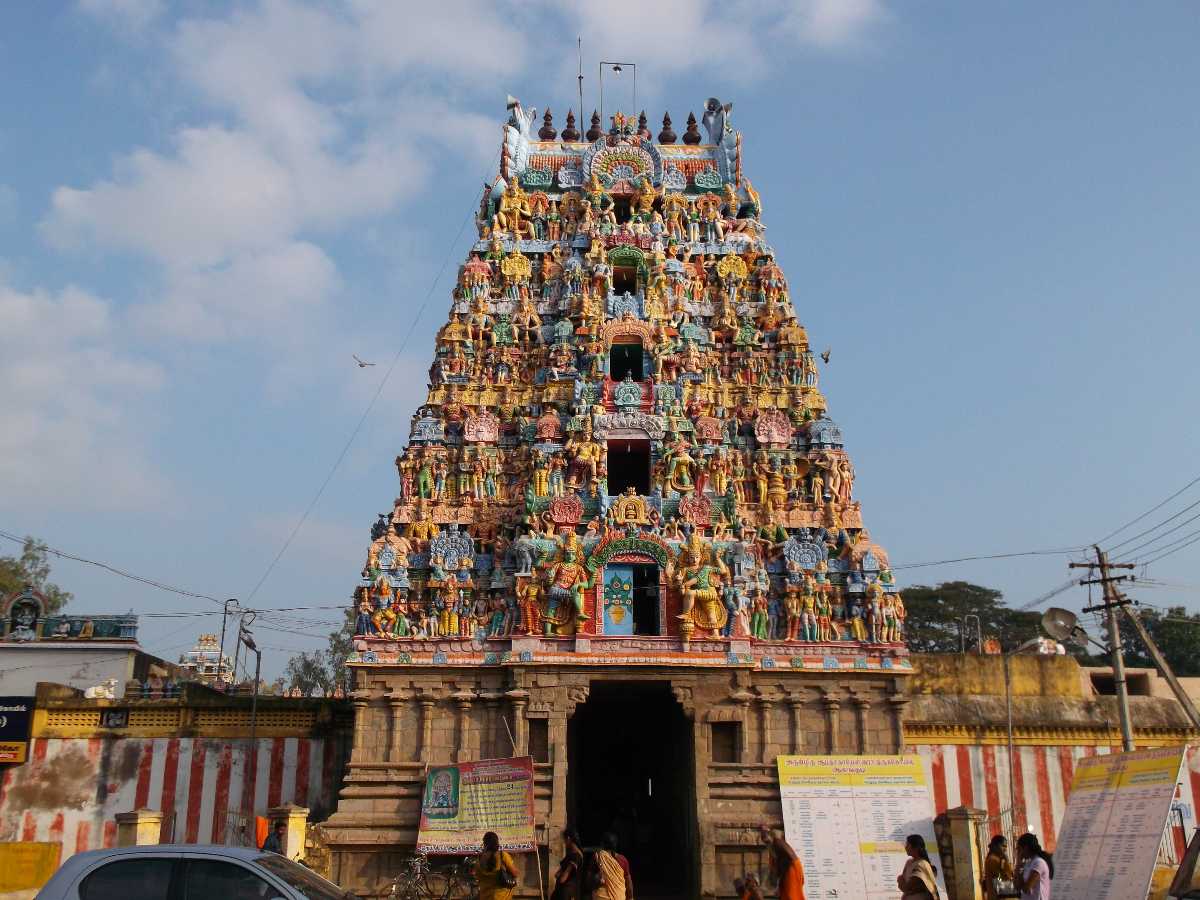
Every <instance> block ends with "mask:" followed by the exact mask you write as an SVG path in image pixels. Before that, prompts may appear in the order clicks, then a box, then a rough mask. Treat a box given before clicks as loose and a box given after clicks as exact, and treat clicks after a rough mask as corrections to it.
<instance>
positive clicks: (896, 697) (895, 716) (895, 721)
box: [888, 691, 909, 753]
mask: <svg viewBox="0 0 1200 900" xmlns="http://www.w3.org/2000/svg"><path fill="white" fill-rule="evenodd" d="M888 703H889V704H890V705H891V707H892V728H893V733H894V734H895V737H896V753H903V752H904V710H905V708H906V707H907V706H908V704H909V699H908V697H906V696H904V695H903V694H901V693H900V692H899V691H897V692H896V693H894V694H889V695H888Z"/></svg>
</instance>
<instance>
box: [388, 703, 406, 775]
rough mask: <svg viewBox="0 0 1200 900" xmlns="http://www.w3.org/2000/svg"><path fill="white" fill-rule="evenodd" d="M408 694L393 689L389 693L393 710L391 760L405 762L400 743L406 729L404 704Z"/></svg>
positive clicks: (389, 757) (389, 752)
mask: <svg viewBox="0 0 1200 900" xmlns="http://www.w3.org/2000/svg"><path fill="white" fill-rule="evenodd" d="M409 699H410V698H409V697H408V695H407V694H404V693H401V692H400V691H393V692H392V693H390V694H388V706H390V707H391V710H392V735H391V744H390V749H389V750H388V761H389V762H404V759H403V757H402V755H401V754H402V752H403V751H402V748H401V745H400V742H401V739H402V738H403V737H404V730H403V728H402V727H401V723H402V721H403V719H404V704H405V703H406V702H407V701H408V700H409Z"/></svg>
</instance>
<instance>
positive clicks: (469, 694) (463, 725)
mask: <svg viewBox="0 0 1200 900" xmlns="http://www.w3.org/2000/svg"><path fill="white" fill-rule="evenodd" d="M452 698H453V700H454V703H455V705H456V706H457V707H458V745H457V746H456V747H455V748H454V761H455V762H462V761H463V760H465V759H474V758H475V757H473V756H472V755H471V701H472V700H474V699H475V693H474V692H473V691H459V692H458V693H456V694H453V695H452Z"/></svg>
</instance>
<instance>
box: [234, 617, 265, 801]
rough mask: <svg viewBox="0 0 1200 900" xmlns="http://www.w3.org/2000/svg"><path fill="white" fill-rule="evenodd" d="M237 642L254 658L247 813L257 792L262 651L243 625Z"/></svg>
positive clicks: (239, 630)
mask: <svg viewBox="0 0 1200 900" xmlns="http://www.w3.org/2000/svg"><path fill="white" fill-rule="evenodd" d="M238 643H239V644H245V645H246V649H247V650H249V651H250V652H252V653H253V654H254V655H255V660H254V693H252V694H251V695H250V772H252V773H254V777H253V778H252V779H251V778H247V779H246V782H247V784H253V785H254V790H253V791H248V792H247V797H246V803H245V804H244V806H245V808H246V810H247V813H248V815H253V813H254V794H256V793H257V792H258V734H257V730H258V679H259V677H260V675H261V674H262V651H261V650H259V649H258V646H257V645H256V644H255V643H254V635H252V634H251V633H250V632H249V631H247V630H246V626H245V625H243V626H241V628H239V629H238Z"/></svg>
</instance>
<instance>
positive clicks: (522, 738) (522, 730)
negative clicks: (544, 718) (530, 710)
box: [504, 688, 529, 756]
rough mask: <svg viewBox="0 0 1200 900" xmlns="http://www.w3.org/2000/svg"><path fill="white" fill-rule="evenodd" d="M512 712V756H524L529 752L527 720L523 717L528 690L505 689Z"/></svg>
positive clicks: (527, 700)
mask: <svg viewBox="0 0 1200 900" xmlns="http://www.w3.org/2000/svg"><path fill="white" fill-rule="evenodd" d="M504 696H506V697H508V700H509V703H511V704H512V712H513V743H514V744H516V747H515V748H514V749H513V756H525V755H526V754H527V753H528V752H529V722H528V721H527V720H526V718H525V707H526V705H527V704H528V703H529V691H526V690H523V689H522V688H513V689H512V690H511V691H506V692H505V695H504Z"/></svg>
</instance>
